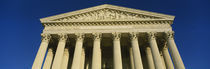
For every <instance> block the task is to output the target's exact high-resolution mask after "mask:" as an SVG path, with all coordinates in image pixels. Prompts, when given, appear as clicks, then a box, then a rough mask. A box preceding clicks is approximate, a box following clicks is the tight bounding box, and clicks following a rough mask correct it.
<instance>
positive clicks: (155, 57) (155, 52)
mask: <svg viewBox="0 0 210 69" xmlns="http://www.w3.org/2000/svg"><path fill="white" fill-rule="evenodd" d="M148 34H149V44H150V47H151V50H152V55H153V60H154V64H155V69H164V67H163V62H162V59H161V57H160V53H159V50H158V46H157V43H156V39H155V35H154V33H153V32H150V33H148Z"/></svg>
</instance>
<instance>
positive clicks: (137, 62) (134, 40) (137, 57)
mask: <svg viewBox="0 0 210 69" xmlns="http://www.w3.org/2000/svg"><path fill="white" fill-rule="evenodd" d="M131 45H132V49H133V58H134V66H135V69H143V65H142V60H141V53H140V50H139V43H138V37H137V36H136V33H131Z"/></svg>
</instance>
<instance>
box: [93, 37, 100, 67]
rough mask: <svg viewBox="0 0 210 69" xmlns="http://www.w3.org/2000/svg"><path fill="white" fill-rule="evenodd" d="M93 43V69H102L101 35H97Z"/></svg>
mask: <svg viewBox="0 0 210 69" xmlns="http://www.w3.org/2000/svg"><path fill="white" fill-rule="evenodd" d="M93 35H94V43H93V59H92V69H101V48H100V45H101V34H100V33H95V34H93Z"/></svg>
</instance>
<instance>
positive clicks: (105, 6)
mask: <svg viewBox="0 0 210 69" xmlns="http://www.w3.org/2000/svg"><path fill="white" fill-rule="evenodd" d="M104 8H108V9H115V10H120V11H125V12H132V13H135V14H143V15H147V16H154V17H160V18H163V19H166V20H173V19H174V16H171V15H165V14H160V13H155V12H148V11H142V10H138V9H131V8H125V7H119V6H114V5H108V4H105V5H99V6H96V7H91V8H87V9H82V10H78V11H73V12H68V13H64V14H59V15H55V16H50V17H46V18H41V19H40V20H41V22H42V23H45V22H46V21H52V20H55V19H59V18H63V17H68V16H72V15H78V14H82V13H87V12H91V11H96V10H100V9H104Z"/></svg>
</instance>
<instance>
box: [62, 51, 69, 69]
mask: <svg viewBox="0 0 210 69" xmlns="http://www.w3.org/2000/svg"><path fill="white" fill-rule="evenodd" d="M68 63H69V49H68V48H65V49H64V54H63V59H62V64H61V69H67V68H68Z"/></svg>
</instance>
